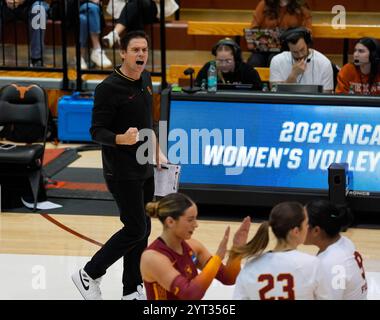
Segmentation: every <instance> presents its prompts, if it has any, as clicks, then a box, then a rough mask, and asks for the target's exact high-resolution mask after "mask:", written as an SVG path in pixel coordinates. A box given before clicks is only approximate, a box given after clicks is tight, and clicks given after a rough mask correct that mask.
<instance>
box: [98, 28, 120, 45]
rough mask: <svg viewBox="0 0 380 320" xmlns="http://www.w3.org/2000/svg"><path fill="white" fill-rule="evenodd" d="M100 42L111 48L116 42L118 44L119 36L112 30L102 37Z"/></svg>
mask: <svg viewBox="0 0 380 320" xmlns="http://www.w3.org/2000/svg"><path fill="white" fill-rule="evenodd" d="M102 43H103V45H104V46H105V47H107V48H112V47H113V46H114V45H115V44H116V43H117V44H120V36H119V34H118V33H117V32H116V31H114V30H112V31H111V32H110V33H108V34H107V35H106V36H104V37H103V38H102Z"/></svg>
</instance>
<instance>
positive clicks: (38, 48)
mask: <svg viewBox="0 0 380 320" xmlns="http://www.w3.org/2000/svg"><path fill="white" fill-rule="evenodd" d="M38 6H39V7H38ZM42 8H43V9H42ZM48 8H49V5H48V4H47V3H46V2H45V1H40V0H0V42H3V41H4V40H3V35H4V32H11V31H10V30H9V29H10V28H7V30H2V28H3V27H4V24H5V23H7V22H10V21H16V20H23V21H27V22H28V23H29V37H30V57H31V66H32V67H42V66H43V52H44V38H45V29H44V27H45V26H42V27H41V28H36V27H34V28H33V25H32V23H33V18H34V17H36V16H37V15H42V14H46V16H47V11H48ZM43 10H44V11H43ZM38 21H41V19H38ZM45 21H46V20H45Z"/></svg>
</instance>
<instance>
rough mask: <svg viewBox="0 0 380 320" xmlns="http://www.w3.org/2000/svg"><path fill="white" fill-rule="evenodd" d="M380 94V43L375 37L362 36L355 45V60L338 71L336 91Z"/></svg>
mask: <svg viewBox="0 0 380 320" xmlns="http://www.w3.org/2000/svg"><path fill="white" fill-rule="evenodd" d="M350 89H351V91H352V92H351V93H355V94H365V95H367V94H371V95H380V44H379V42H378V41H377V40H376V39H373V38H361V39H359V41H358V42H357V43H356V45H355V49H354V62H353V63H347V64H346V65H344V66H343V67H342V69H341V70H340V71H339V73H338V85H337V87H336V90H335V92H336V93H349V92H350Z"/></svg>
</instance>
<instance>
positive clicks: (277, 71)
mask: <svg viewBox="0 0 380 320" xmlns="http://www.w3.org/2000/svg"><path fill="white" fill-rule="evenodd" d="M281 38H282V42H283V46H284V49H285V50H286V51H284V52H282V53H280V54H278V55H276V56H275V57H273V59H272V61H271V64H270V79H269V81H270V83H271V85H273V84H275V83H281V82H285V83H300V84H315V85H322V86H323V91H324V92H325V93H331V92H332V90H333V88H334V79H333V68H332V64H331V61H330V60H329V59H328V58H327V57H326V56H324V55H323V54H322V53H320V52H318V51H317V50H315V49H312V48H311V46H312V43H313V41H312V37H311V34H310V32H309V31H308V30H307V29H305V28H295V29H289V30H287V31H285V32H284V33H283V34H282V36H281Z"/></svg>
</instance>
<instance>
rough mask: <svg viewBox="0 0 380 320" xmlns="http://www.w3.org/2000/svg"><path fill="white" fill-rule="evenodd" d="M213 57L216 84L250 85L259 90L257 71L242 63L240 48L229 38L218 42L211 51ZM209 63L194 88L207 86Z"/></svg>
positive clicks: (200, 71) (259, 81)
mask: <svg viewBox="0 0 380 320" xmlns="http://www.w3.org/2000/svg"><path fill="white" fill-rule="evenodd" d="M211 53H212V54H213V55H214V56H215V62H216V69H217V73H218V83H223V84H240V83H241V84H252V85H253V87H252V89H254V90H260V89H261V79H260V76H259V74H258V73H257V71H256V70H255V69H254V68H253V67H251V66H249V65H248V64H246V63H245V62H243V57H242V53H241V49H240V46H239V45H238V44H237V43H236V42H235V41H233V40H232V39H230V38H225V39H222V40H220V41H219V42H218V43H217V44H216V45H215V46H214V47H213V49H212V51H211ZM210 63H211V61H209V62H207V63H206V64H205V65H204V66H203V67H202V69H201V70H199V72H198V75H197V77H196V79H195V85H196V86H202V82H206V85H207V71H208V69H209V67H210Z"/></svg>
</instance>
